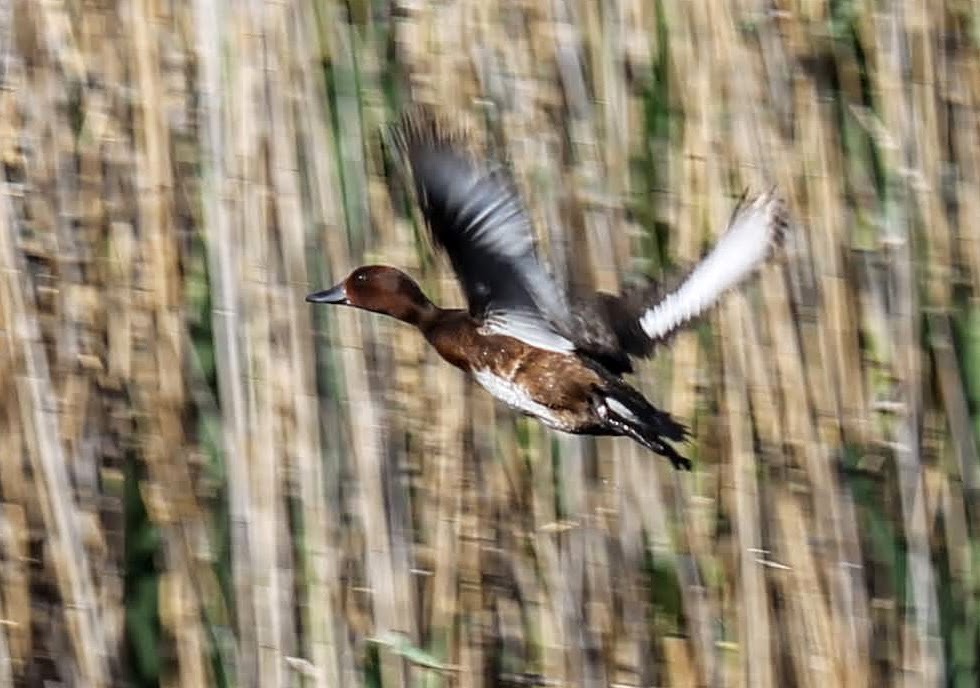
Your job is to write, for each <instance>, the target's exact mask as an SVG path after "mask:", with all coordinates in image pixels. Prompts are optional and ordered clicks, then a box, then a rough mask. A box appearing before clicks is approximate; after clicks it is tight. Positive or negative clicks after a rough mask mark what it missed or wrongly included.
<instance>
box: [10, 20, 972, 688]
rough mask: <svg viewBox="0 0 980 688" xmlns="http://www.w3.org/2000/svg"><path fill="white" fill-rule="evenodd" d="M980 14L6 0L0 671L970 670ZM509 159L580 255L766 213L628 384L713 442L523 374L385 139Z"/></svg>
mask: <svg viewBox="0 0 980 688" xmlns="http://www.w3.org/2000/svg"><path fill="white" fill-rule="evenodd" d="M978 29H980V12H978V9H977V5H976V3H971V2H966V1H961V0H942V1H940V0H935V1H929V2H927V0H905V1H904V2H900V1H897V0H892V1H890V2H877V3H873V2H859V1H857V0H797V1H796V2H792V1H788V0H774V1H771V2H759V1H754V2H748V1H747V0H728V1H727V2H723V1H721V0H703V1H702V2H696V3H675V2H666V1H661V0H657V1H652V2H644V1H642V0H606V1H605V2H583V1H581V0H578V1H576V0H552V1H551V2H542V3H534V2H498V1H496V0H442V1H439V2H431V3H426V2H417V1H411V2H409V1H403V2H384V1H383V0H375V1H374V2H368V1H365V0H362V1H360V2H354V1H353V0H352V1H350V2H347V3H340V2H335V1H333V0H318V1H316V2H310V1H308V0H280V1H278V2H261V1H259V0H246V1H239V0H194V1H193V2H188V3H183V2H165V1H151V0H126V1H123V0H118V1H117V0H84V1H79V0H47V1H45V2H32V1H30V0H5V1H3V2H0V162H2V181H0V184H2V187H0V686H40V685H67V686H75V685H77V686H110V685H112V686H115V685H119V686H124V685H125V686H150V685H160V686H205V685H208V686H210V685H214V686H232V685H236V686H260V687H262V688H266V687H269V688H274V687H276V686H324V687H326V686H355V685H366V686H384V687H386V688H387V687H390V686H403V685H412V686H459V687H461V688H463V687H466V688H469V687H472V688H479V687H486V686H534V685H541V686H617V687H619V686H653V685H663V686H691V685H710V686H723V685H724V686H729V685H731V686H741V685H745V686H752V687H753V688H755V687H765V686H789V685H800V686H825V685H842V686H843V685H846V686H865V685H866V686H880V685H909V686H912V685H953V686H974V685H977V683H978V671H980V667H978V666H977V656H978V650H980V638H978V631H980V608H978V603H980V596H978V586H980V545H978V539H977V536H978V535H980V526H978V525H977V524H978V520H977V518H978V508H980V504H978V502H977V496H978V488H980V474H978V471H980V464H978V456H977V439H978V433H980V307H978V302H977V295H978V294H980V234H978V229H977V218H978V217H980V138H978V137H980V118H978V108H980V50H978V41H980V30H978ZM413 102H420V103H428V104H435V105H436V106H438V107H439V108H440V109H441V110H443V111H445V112H446V113H447V114H449V115H450V116H452V117H454V118H458V119H459V120H460V121H461V122H464V123H466V124H467V125H468V126H469V128H470V129H471V130H472V131H473V132H475V135H476V137H477V138H478V139H479V141H478V145H481V146H484V147H485V148H486V149H488V150H490V151H492V152H493V153H494V155H495V156H496V157H498V158H500V159H504V160H506V161H507V162H508V164H509V165H510V167H511V169H512V170H513V173H514V177H515V179H516V180H517V183H518V186H519V187H520V189H521V191H522V192H523V194H524V195H525V198H526V199H527V202H528V205H529V207H530V209H531V211H532V215H533V217H534V220H535V224H536V231H537V232H538V239H539V247H540V249H541V252H542V254H543V255H545V256H546V257H547V259H548V261H549V264H550V265H551V267H552V269H553V271H554V272H555V274H556V275H557V276H558V278H559V279H561V280H562V281H563V282H564V283H567V284H570V285H573V286H574V287H578V288H585V287H590V286H591V287H599V288H605V289H616V288H617V287H618V285H619V283H620V280H621V279H622V278H624V277H625V276H626V275H629V274H648V275H651V276H653V277H656V278H662V279H665V280H669V279H672V278H674V277H676V276H677V275H678V274H682V273H683V271H684V270H685V269H687V268H689V266H690V265H692V264H693V262H694V261H696V259H697V258H698V257H699V256H700V255H702V254H703V252H704V251H705V250H706V248H707V246H709V245H710V243H711V242H712V241H713V239H714V237H716V236H717V235H718V233H719V232H720V231H721V230H722V229H723V227H724V223H725V220H726V219H727V217H728V214H729V212H730V210H731V207H732V205H733V203H734V201H735V198H736V197H737V195H738V193H739V192H740V191H741V190H742V189H743V188H744V187H751V188H755V189H762V188H765V187H767V186H769V185H777V186H778V187H779V189H780V190H781V192H782V194H783V195H784V196H785V197H786V198H787V199H788V201H789V204H790V207H791V209H792V216H793V221H792V226H791V231H790V236H789V238H788V241H787V245H786V247H785V249H784V250H783V251H782V252H781V253H780V256H779V258H778V259H777V260H776V261H775V262H774V263H773V264H772V265H770V266H768V267H767V268H765V269H764V270H763V271H762V273H761V275H760V277H759V278H757V279H755V280H753V281H751V282H750V283H749V285H748V286H747V287H746V288H745V289H743V290H740V291H739V292H738V293H734V294H732V295H731V296H730V297H728V298H727V299H726V300H725V301H724V303H723V304H722V306H721V307H720V308H719V309H717V310H716V311H715V312H714V313H713V314H712V315H711V316H710V317H708V318H705V319H704V320H703V321H702V322H701V323H700V324H699V325H698V326H697V327H695V328H692V329H690V330H688V331H686V332H684V333H681V334H680V335H678V336H677V337H675V339H674V340H673V342H672V344H671V346H670V347H664V348H662V349H661V350H660V351H659V352H658V355H657V356H656V357H655V358H654V359H653V360H651V361H649V362H645V363H643V364H642V365H641V367H640V371H639V373H638V375H637V378H636V380H635V381H636V384H637V385H639V386H640V387H641V388H642V389H643V390H644V392H645V393H646V394H648V395H649V396H650V398H651V399H653V400H654V401H655V402H657V403H658V404H659V405H661V406H663V407H665V408H668V409H670V410H671V412H672V413H673V414H675V415H676V416H677V417H679V418H680V419H681V420H683V421H684V422H685V423H687V424H689V425H690V426H691V428H692V429H693V431H694V439H693V441H692V443H691V445H690V446H689V447H688V448H687V450H688V454H689V455H690V456H691V458H692V459H694V461H695V469H694V471H693V472H692V473H690V474H686V473H685V474H680V473H675V472H674V471H673V470H672V469H671V468H670V466H669V465H668V464H667V462H666V461H663V460H660V459H658V458H657V457H655V456H653V455H651V454H649V453H647V452H645V451H642V450H641V449H639V448H638V447H637V446H636V445H634V444H633V443H631V442H629V441H628V440H621V439H607V438H602V439H598V440H595V439H583V438H572V437H567V436H558V435H555V434H552V433H551V432H550V431H547V430H545V429H543V428H542V427H541V426H539V425H537V424H535V423H533V422H528V421H526V420H524V419H521V418H518V417H516V416H515V415H514V414H512V413H511V412H509V411H507V410H506V409H503V408H500V407H498V406H496V405H495V404H494V402H493V401H492V400H491V399H489V397H488V396H487V395H486V394H484V393H483V392H482V391H480V390H478V389H475V388H474V386H473V385H472V384H470V383H468V382H466V381H465V380H464V379H463V377H462V376H461V375H460V374H459V373H458V372H457V371H455V370H454V369H451V368H450V367H449V366H447V365H445V364H444V363H442V362H441V361H439V360H437V357H436V356H435V354H434V353H433V352H432V351H430V350H428V349H427V348H426V346H425V345H424V343H423V342H421V341H420V338H419V337H417V336H416V335H415V333H413V332H412V331H410V330H409V328H407V327H405V326H403V325H400V324H397V323H395V322H393V321H390V320H387V319H383V318H381V317H378V316H372V315H368V314H361V313H358V312H355V311H353V310H347V309H330V308H325V307H321V308H311V307H310V306H309V305H308V304H306V303H304V301H303V297H304V296H305V294H306V293H307V292H308V291H310V290H312V289H313V288H320V287H323V286H326V285H328V284H332V283H333V282H335V281H336V280H338V279H340V278H341V277H343V276H344V275H345V274H346V273H347V272H348V271H349V270H350V269H352V268H353V267H355V266H356V265H359V264H361V263H364V262H385V263H390V264H393V265H397V266H399V267H401V268H403V269H405V270H407V271H409V272H410V273H411V274H413V275H414V276H416V277H417V278H418V279H419V280H420V282H421V284H422V285H423V287H424V288H425V289H426V291H427V292H428V293H429V294H430V295H432V296H433V297H434V299H435V300H437V302H440V303H444V304H454V305H458V304H461V303H462V298H461V295H460V293H459V290H458V288H457V287H456V285H455V283H454V281H453V279H452V276H451V273H450V271H449V269H448V265H447V262H446V261H445V260H444V259H443V258H442V257H440V256H438V255H436V254H435V253H434V252H433V251H432V249H431V246H430V244H429V242H428V241H427V240H426V238H425V233H424V229H423V227H422V225H421V224H420V218H419V215H418V212H417V211H416V209H415V208H414V207H413V206H412V204H411V202H410V198H409V196H408V195H407V194H406V191H405V188H404V185H403V184H402V183H401V180H400V179H399V177H398V175H397V174H396V173H395V168H394V166H393V165H392V160H391V159H390V158H389V156H388V155H387V153H386V152H385V149H384V147H383V145H382V142H381V137H380V136H379V132H380V131H381V130H382V128H383V127H384V126H385V125H386V124H387V123H388V122H390V121H392V120H393V119H394V118H395V117H396V116H397V115H398V114H399V113H400V112H401V111H402V109H403V108H404V107H405V106H406V105H408V104H409V103H413Z"/></svg>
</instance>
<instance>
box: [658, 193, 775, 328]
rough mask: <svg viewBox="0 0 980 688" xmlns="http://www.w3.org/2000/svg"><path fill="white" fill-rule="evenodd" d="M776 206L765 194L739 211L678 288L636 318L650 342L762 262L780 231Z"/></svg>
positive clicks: (707, 303) (706, 305) (694, 313)
mask: <svg viewBox="0 0 980 688" xmlns="http://www.w3.org/2000/svg"><path fill="white" fill-rule="evenodd" d="M778 203H780V201H779V200H778V199H777V198H775V197H774V196H772V195H770V194H765V195H762V196H760V197H759V198H757V199H756V200H755V201H753V203H752V204H751V205H750V206H749V207H748V208H745V209H744V210H741V211H740V212H739V214H738V216H737V217H736V218H735V219H734V221H733V223H732V226H731V227H729V228H728V230H727V231H726V232H725V233H724V235H722V237H721V239H719V240H718V243H717V244H715V246H714V248H713V249H711V252H710V253H709V254H708V255H707V257H706V258H705V259H704V260H703V261H701V263H700V264H698V266H697V267H696V268H695V269H694V271H693V272H692V273H691V274H690V276H689V277H688V278H687V279H686V280H685V281H684V283H683V284H682V285H681V286H680V288H678V289H677V291H675V292H673V293H671V294H668V295H667V296H666V297H664V299H663V300H662V301H660V303H658V304H657V305H656V306H653V307H652V308H649V309H648V310H647V311H646V312H645V313H644V314H643V316H642V317H641V318H640V326H641V327H642V328H643V331H644V332H645V333H646V335H647V336H648V337H649V338H650V339H659V338H660V337H663V336H664V335H666V334H667V333H669V332H670V331H672V330H673V329H675V328H676V327H678V326H679V325H681V324H682V323H684V322H686V321H688V320H690V319H691V318H694V317H695V316H697V315H699V314H700V313H702V312H703V311H704V310H705V309H707V308H708V307H710V306H712V305H713V304H714V303H715V302H716V301H717V300H718V298H719V297H720V296H721V295H722V294H724V293H725V292H726V291H728V290H729V289H730V288H732V287H734V286H735V285H736V284H738V283H739V282H741V281H742V280H743V279H744V278H745V277H747V276H748V275H749V274H750V273H751V272H752V271H753V270H755V269H756V268H757V267H758V266H759V265H760V264H762V263H763V261H765V260H766V258H767V257H768V255H769V252H770V250H771V248H772V245H773V243H774V240H775V239H776V238H777V234H778V232H779V231H780V226H779V220H778V219H777V218H775V216H774V213H775V212H778V210H779V209H778V206H777V205H776V204H778Z"/></svg>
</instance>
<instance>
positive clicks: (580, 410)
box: [307, 111, 786, 469]
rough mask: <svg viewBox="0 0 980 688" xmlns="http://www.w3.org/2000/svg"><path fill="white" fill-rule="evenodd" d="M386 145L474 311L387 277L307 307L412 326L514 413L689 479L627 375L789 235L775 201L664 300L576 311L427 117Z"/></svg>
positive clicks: (676, 432)
mask: <svg viewBox="0 0 980 688" xmlns="http://www.w3.org/2000/svg"><path fill="white" fill-rule="evenodd" d="M391 138H392V139H393V142H394V144H395V148H396V151H397V154H398V158H399V159H400V161H401V162H403V163H404V166H405V173H406V176H407V177H409V178H410V179H411V180H412V182H413V184H414V187H415V192H416V197H417V199H418V201H419V205H420V207H421V210H422V214H423V215H424V217H425V220H426V224H427V225H428V226H429V229H430V230H431V233H432V237H433V238H434V239H435V242H436V243H437V244H438V245H439V246H440V247H441V248H443V249H444V250H445V251H446V253H447V254H448V255H449V258H450V261H451V263H452V266H453V269H454V271H455V273H456V276H457V278H458V279H459V281H460V283H461V286H462V287H463V291H464V292H465V294H466V298H467V302H468V305H469V308H468V309H466V310H461V309H442V308H439V307H437V306H435V305H434V304H433V303H432V302H431V301H430V300H429V299H428V297H426V296H425V294H423V293H422V290H421V289H420V288H419V286H418V285H417V284H416V283H415V281H414V280H412V279H411V278H410V277H409V276H408V275H406V274H405V273H403V272H401V271H400V270H398V269H396V268H393V267H390V266H384V265H369V266H362V267H360V268H357V269H356V270H354V271H353V272H352V273H351V274H350V275H349V276H348V277H347V278H346V279H345V280H344V281H343V282H341V283H340V284H338V285H336V286H334V287H332V288H330V289H327V290H324V291H319V292H315V293H313V294H310V295H309V296H307V300H308V301H311V302H313V303H330V304H337V305H348V306H354V307H357V308H361V309H363V310H368V311H373V312H377V313H382V314H385V315H389V316H392V317H394V318H397V319H398V320H401V321H403V322H406V323H408V324H410V325H413V326H415V327H416V328H418V330H419V331H420V332H421V333H422V335H423V336H424V337H425V338H426V340H427V341H428V342H429V343H430V344H431V345H432V346H433V347H434V348H435V350H436V351H437V352H438V353H439V355H440V356H441V357H442V358H443V359H444V360H446V361H447V362H448V363H450V364H452V365H453V366H455V367H457V368H459V369H460V370H463V371H464V372H466V373H468V374H469V375H470V376H472V378H473V380H475V381H476V382H477V384H479V385H480V386H481V387H483V388H484V389H485V390H486V391H487V392H489V393H490V394H491V395H493V396H494V397H496V398H497V399H499V400H500V401H502V402H504V403H505V404H507V405H508V406H510V407H512V408H514V409H516V410H518V411H520V412H522V413H524V414H527V415H529V416H533V417H535V418H537V419H538V420H540V421H541V422H542V423H544V424H545V425H547V426H549V427H551V428H553V429H555V430H559V431H562V432H567V433H574V434H588V435H622V436H626V437H630V438H631V439H633V440H635V441H636V442H639V443H640V444H642V445H643V446H644V447H646V448H648V449H650V450H651V451H654V452H656V453H658V454H660V455H662V456H664V457H666V458H667V459H668V460H670V462H671V464H672V465H673V466H674V467H675V468H684V469H690V467H691V463H690V461H689V460H688V459H686V458H684V457H683V456H681V455H680V454H679V453H678V452H677V451H676V450H675V449H674V447H673V446H671V444H670V442H678V441H683V440H684V439H685V438H686V437H687V436H688V432H687V429H686V428H685V427H684V426H683V425H682V424H681V423H679V422H677V421H676V420H674V419H673V418H672V417H671V416H670V414H668V413H667V412H665V411H662V410H660V409H657V408H656V407H655V406H654V405H653V404H651V403H650V402H649V401H648V400H647V399H646V398H645V397H644V396H643V394H641V393H640V392H639V391H638V390H637V389H635V388H634V387H633V386H632V385H630V384H629V383H628V382H626V380H624V379H623V375H624V374H625V373H628V372H632V364H631V362H630V357H631V356H648V355H650V353H651V352H652V351H653V349H654V347H655V345H657V344H658V343H660V342H662V341H664V340H665V339H666V338H667V337H669V336H670V335H671V334H672V333H673V332H674V331H675V330H677V329H678V328H680V327H682V326H683V325H685V324H686V323H687V322H689V321H690V320H692V319H693V318H695V317H697V316H698V315H699V314H700V313H702V312H703V311H704V310H706V309H707V308H708V307H710V306H711V305H713V303H714V302H716V301H717V299H718V298H719V297H720V296H721V295H722V294H723V293H724V292H725V291H727V290H728V289H730V288H731V287H733V286H735V285H736V284H738V283H739V282H740V281H742V280H743V279H744V278H745V277H746V276H747V275H748V274H750V273H751V272H752V271H753V270H754V269H755V268H756V267H758V265H760V264H761V263H762V262H764V261H765V260H766V258H768V256H769V255H770V251H771V248H772V246H774V245H775V244H776V243H778V241H779V240H780V238H781V236H782V233H783V230H784V228H785V224H786V218H785V215H784V209H783V206H782V204H781V202H780V201H779V199H778V198H776V197H775V196H774V195H773V194H772V193H770V194H764V195H762V196H759V197H757V198H755V199H754V200H752V201H751V202H749V203H747V204H743V203H740V205H739V206H738V207H737V208H736V211H735V212H734V213H733V215H732V219H731V220H730V222H729V227H728V229H727V231H726V232H725V233H724V234H723V236H722V237H721V238H720V239H719V241H718V242H717V244H716V245H715V247H714V249H713V250H712V251H711V252H710V253H709V254H708V256H706V257H705V259H704V260H702V261H701V263H699V264H698V265H697V266H696V267H695V269H694V270H693V271H692V272H691V273H690V275H689V276H688V277H687V278H686V280H684V281H683V282H682V283H681V284H680V286H679V287H678V288H677V289H676V290H674V291H672V292H670V293H668V294H666V295H665V296H661V294H660V290H659V286H658V285H656V284H655V283H653V282H650V281H647V282H645V283H641V284H639V285H636V286H634V287H632V288H629V289H626V290H623V293H621V294H619V295H613V294H607V293H601V292H600V293H596V294H593V295H587V296H586V297H584V298H579V299H575V300H572V299H570V298H569V297H568V295H567V294H565V292H564V290H562V289H559V288H558V287H557V285H555V283H554V282H553V280H552V278H551V277H550V275H548V274H547V273H546V272H545V271H544V269H543V268H542V266H541V265H540V263H539V262H538V260H537V254H536V251H535V247H534V242H533V239H532V236H533V235H532V232H531V227H530V220H529V218H528V216H527V213H526V212H525V211H524V208H523V205H522V203H521V201H520V198H519V196H518V195H517V192H516V191H515V189H514V186H513V184H512V182H511V181H510V180H509V178H508V177H507V175H506V174H505V173H504V172H503V171H502V170H501V168H499V167H497V166H493V165H491V164H489V163H485V162H483V161H481V160H479V159H477V158H476V157H475V156H473V155H471V154H470V153H468V152H467V150H466V144H465V140H464V138H463V137H462V136H461V135H460V134H459V133H458V132H456V131H454V130H453V129H451V128H449V127H446V126H445V125H444V124H443V123H442V122H440V121H439V120H438V119H437V118H436V117H434V116H432V115H431V114H430V113H427V112H425V111H417V112H414V113H411V114H409V115H406V117H405V118H403V119H402V121H401V122H400V123H399V124H398V125H397V126H396V127H395V128H394V129H393V130H392V136H391Z"/></svg>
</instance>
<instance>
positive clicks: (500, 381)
mask: <svg viewBox="0 0 980 688" xmlns="http://www.w3.org/2000/svg"><path fill="white" fill-rule="evenodd" d="M473 377H474V378H476V381H477V382H478V383H479V384H480V386H481V387H483V389H485V390H487V391H488V392H490V394H492V395H493V396H494V397H496V398H497V399H500V400H501V401H502V402H504V403H505V404H507V405H508V406H510V407H511V408H515V409H517V410H518V411H523V412H524V413H527V414H528V415H531V416H534V417H535V418H539V419H540V420H541V421H542V422H544V423H545V424H546V425H550V426H551V427H553V428H555V429H557V430H563V429H564V424H563V423H561V422H560V421H559V419H558V416H557V415H556V414H555V412H554V411H553V410H552V409H550V408H548V407H547V406H545V405H544V404H540V403H538V402H537V401H535V400H534V399H532V398H531V395H530V394H528V392H527V390H526V389H524V388H523V387H521V386H520V385H518V384H515V383H514V381H513V380H508V379H507V378H505V377H500V376H499V375H497V374H495V373H492V372H490V371H489V370H474V371H473Z"/></svg>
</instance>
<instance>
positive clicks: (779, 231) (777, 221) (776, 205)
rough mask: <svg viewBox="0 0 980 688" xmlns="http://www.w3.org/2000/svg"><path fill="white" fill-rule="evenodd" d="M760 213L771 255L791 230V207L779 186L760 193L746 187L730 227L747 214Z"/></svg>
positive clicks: (737, 204)
mask: <svg viewBox="0 0 980 688" xmlns="http://www.w3.org/2000/svg"><path fill="white" fill-rule="evenodd" d="M756 213H759V214H761V215H763V217H764V220H763V222H764V225H765V227H766V230H767V233H768V243H769V254H770V255H771V254H772V253H773V252H775V251H776V250H777V249H778V248H780V247H781V246H782V245H783V243H784V242H785V241H786V235H787V233H788V232H789V208H788V207H787V205H786V201H785V199H784V198H783V196H782V194H780V193H779V188H778V187H777V186H776V185H773V186H771V187H769V189H768V190H766V191H763V192H762V193H759V194H754V195H753V194H751V190H750V188H749V187H746V188H745V189H744V190H743V191H742V194H741V196H739V199H738V202H737V203H736V204H735V208H734V210H732V217H731V220H730V221H729V227H731V226H732V225H733V224H735V222H736V221H737V220H738V219H739V218H741V217H744V216H746V215H754V214H756Z"/></svg>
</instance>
